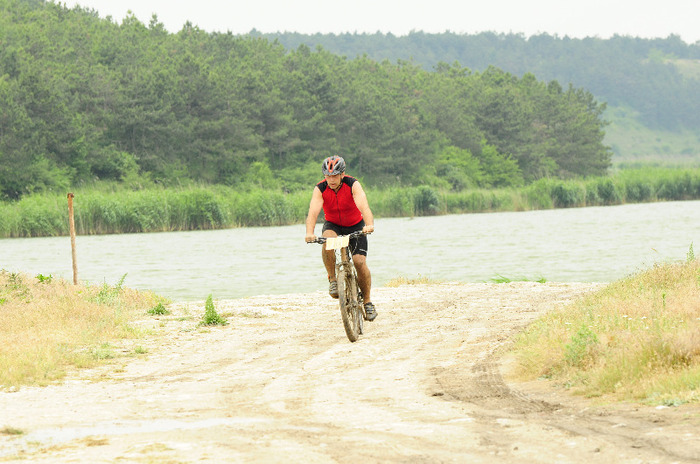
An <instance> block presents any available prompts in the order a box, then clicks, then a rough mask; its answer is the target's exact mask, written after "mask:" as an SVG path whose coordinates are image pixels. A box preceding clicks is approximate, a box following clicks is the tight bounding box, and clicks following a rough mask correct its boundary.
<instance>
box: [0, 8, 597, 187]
mask: <svg viewBox="0 0 700 464" xmlns="http://www.w3.org/2000/svg"><path fill="white" fill-rule="evenodd" d="M0 12H1V13H2V14H1V15H0V107H2V109H3V110H2V113H1V114H0V195H1V196H2V197H3V198H5V199H17V198H20V197H22V196H23V195H25V194H28V193H32V192H39V191H45V190H52V189H55V190H60V189H65V188H70V187H71V186H76V185H82V184H85V183H89V182H93V181H95V180H96V179H99V180H110V181H117V182H122V183H130V184H132V185H141V184H144V183H148V184H151V183H160V184H163V185H180V184H182V183H187V182H199V183H211V184H225V185H229V186H240V187H241V188H243V187H245V186H251V185H256V186H263V187H269V188H275V189H282V190H287V191H291V190H296V189H299V188H309V184H310V183H311V182H314V181H316V180H318V179H319V177H320V168H319V166H320V161H321V159H322V157H324V156H327V155H329V154H339V155H342V156H345V157H346V159H347V161H348V165H349V172H350V173H352V174H353V175H356V176H358V177H360V178H362V179H363V181H365V182H366V183H368V184H370V185H375V186H394V185H396V186H399V185H403V186H415V185H430V186H433V187H440V188H446V189H452V190H455V191H459V190H462V189H465V188H468V187H507V186H518V185H525V184H528V183H531V182H533V181H535V180H537V179H540V178H543V177H560V178H570V177H577V176H591V175H602V174H605V173H606V170H607V168H608V166H609V165H610V158H611V152H610V150H609V149H608V148H607V147H605V146H604V144H603V137H604V126H605V122H604V121H603V120H602V118H601V114H602V112H603V110H604V104H601V103H599V102H598V101H596V99H595V98H594V97H593V94H592V93H591V92H589V91H588V90H585V89H583V88H578V87H574V86H572V85H566V86H562V85H561V84H559V82H558V81H556V80H550V81H548V82H545V81H541V80H538V78H537V77H536V76H535V75H534V74H532V73H525V74H523V75H522V76H521V77H518V76H516V75H515V74H512V73H509V72H506V71H503V70H501V69H499V68H496V67H488V68H486V69H484V70H483V71H479V72H474V71H472V70H470V69H468V68H465V67H463V66H461V65H459V64H457V63H453V64H446V63H439V64H438V65H437V66H436V67H435V70H433V71H427V70H425V69H423V67H421V66H420V65H418V64H415V63H413V62H410V61H404V60H396V61H394V62H390V61H388V60H383V61H377V60H373V59H372V58H370V57H368V56H358V57H356V58H352V59H348V58H346V57H343V56H339V55H337V54H334V53H331V52H330V51H328V50H326V49H325V48H322V47H318V48H314V49H312V48H310V47H309V46H306V45H300V46H298V47H297V48H295V49H293V50H288V49H286V48H285V47H284V46H283V45H282V44H280V43H279V42H278V41H276V40H268V39H267V38H263V37H255V36H253V35H246V36H236V35H233V34H231V33H207V32H205V31H202V30H200V29H199V28H198V27H196V26H194V25H192V24H191V23H186V24H185V25H184V26H183V28H182V29H181V30H180V31H178V32H177V33H169V32H168V31H166V30H165V28H164V26H163V24H162V23H160V22H159V21H158V19H157V16H155V15H154V16H153V18H152V19H151V21H150V22H149V24H147V25H146V24H143V23H141V22H140V21H139V20H138V19H137V18H136V17H134V16H133V15H130V16H127V17H126V18H124V19H123V20H122V21H121V22H115V21H114V20H112V19H111V18H100V17H99V15H98V14H97V12H95V11H94V10H90V9H85V8H82V7H75V8H70V9H69V8H67V7H66V6H65V5H62V4H57V3H54V2H47V1H43V0H0Z"/></svg>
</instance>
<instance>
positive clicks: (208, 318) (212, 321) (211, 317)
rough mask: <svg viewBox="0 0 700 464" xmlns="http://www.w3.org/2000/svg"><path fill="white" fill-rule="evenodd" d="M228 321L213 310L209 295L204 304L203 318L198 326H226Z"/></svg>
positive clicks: (212, 302)
mask: <svg viewBox="0 0 700 464" xmlns="http://www.w3.org/2000/svg"><path fill="white" fill-rule="evenodd" d="M226 324H228V321H227V320H226V319H224V318H223V317H221V316H220V315H219V313H217V312H216V308H214V300H213V299H212V296H211V294H210V295H209V296H208V297H207V302H206V303H205V304H204V316H202V322H200V325H226Z"/></svg>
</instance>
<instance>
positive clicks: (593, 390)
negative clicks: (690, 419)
mask: <svg viewBox="0 0 700 464" xmlns="http://www.w3.org/2000/svg"><path fill="white" fill-rule="evenodd" d="M513 354H514V355H515V358H516V359H517V366H518V368H517V375H518V377H519V378H521V379H522V380H534V379H537V378H543V377H544V378H548V379H551V380H552V381H554V382H556V383H557V384H558V385H561V386H563V387H565V388H567V389H569V390H570V391H571V392H574V393H577V394H581V395H585V396H587V397H605V398H608V399H610V400H623V401H637V402H642V403H648V404H653V405H667V406H672V405H679V404H683V403H698V402H700V261H699V260H697V259H695V258H694V255H693V252H692V247H691V249H690V252H689V254H688V259H687V261H686V262H683V263H676V264H665V265H657V266H655V267H653V268H652V269H649V270H647V271H645V272H641V273H639V274H636V275H633V276H630V277H628V278H626V279H623V280H620V281H618V282H614V283H612V284H610V285H609V286H607V287H605V288H604V289H602V290H601V291H599V292H597V293H595V294H592V295H590V296H588V297H586V298H584V299H582V300H580V301H577V302H575V303H573V304H571V305H569V306H567V307H565V308H564V309H562V310H560V311H557V312H554V313H551V314H548V315H546V316H545V317H543V318H541V319H540V320H538V321H537V322H536V323H534V324H532V325H531V326H530V327H529V328H528V329H527V330H526V331H525V332H523V333H522V334H521V335H520V336H519V338H518V339H517V340H516V343H515V347H514V350H513Z"/></svg>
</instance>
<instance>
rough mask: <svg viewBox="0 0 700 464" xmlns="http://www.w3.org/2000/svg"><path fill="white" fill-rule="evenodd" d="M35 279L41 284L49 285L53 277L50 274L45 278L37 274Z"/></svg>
mask: <svg viewBox="0 0 700 464" xmlns="http://www.w3.org/2000/svg"><path fill="white" fill-rule="evenodd" d="M36 279H37V280H38V281H39V283H42V284H43V283H47V284H48V283H51V281H52V280H53V276H52V275H51V274H49V275H47V276H45V275H43V274H37V275H36Z"/></svg>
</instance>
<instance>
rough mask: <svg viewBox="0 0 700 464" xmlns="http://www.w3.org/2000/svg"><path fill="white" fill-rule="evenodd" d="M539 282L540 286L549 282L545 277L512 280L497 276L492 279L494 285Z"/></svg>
mask: <svg viewBox="0 0 700 464" xmlns="http://www.w3.org/2000/svg"><path fill="white" fill-rule="evenodd" d="M516 281H517V282H537V283H540V284H543V283H545V282H547V279H545V278H544V277H537V278H536V279H535V280H532V279H528V278H527V277H518V278H516V279H511V278H509V277H505V276H502V275H500V274H496V277H493V278H491V279H490V282H493V283H494V284H509V283H511V282H516Z"/></svg>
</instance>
